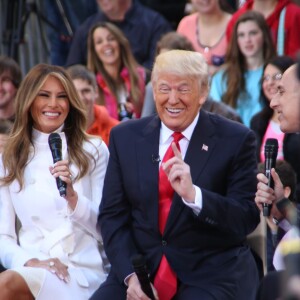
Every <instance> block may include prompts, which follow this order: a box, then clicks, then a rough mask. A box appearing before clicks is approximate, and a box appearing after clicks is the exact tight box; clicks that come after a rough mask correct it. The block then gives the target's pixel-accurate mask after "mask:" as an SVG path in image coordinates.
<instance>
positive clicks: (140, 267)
mask: <svg viewBox="0 0 300 300" xmlns="http://www.w3.org/2000/svg"><path fill="white" fill-rule="evenodd" d="M131 263H132V266H133V269H134V272H135V274H136V276H137V278H138V280H139V282H140V285H141V288H142V290H143V292H144V293H145V294H146V295H147V296H148V297H149V298H150V299H151V300H155V297H154V294H153V290H152V287H151V284H150V279H149V277H148V273H147V269H146V263H145V260H144V257H143V256H142V255H140V254H137V255H134V256H133V257H132V258H131Z"/></svg>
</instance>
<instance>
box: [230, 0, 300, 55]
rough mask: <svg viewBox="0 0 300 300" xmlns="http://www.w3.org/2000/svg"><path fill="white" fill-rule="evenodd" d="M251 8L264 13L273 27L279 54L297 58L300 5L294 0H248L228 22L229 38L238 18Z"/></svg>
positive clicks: (274, 42) (273, 38)
mask: <svg viewBox="0 0 300 300" xmlns="http://www.w3.org/2000/svg"><path fill="white" fill-rule="evenodd" d="M249 10H254V11H258V12H260V13H262V14H263V15H264V17H265V19H266V22H267V24H268V26H269V28H270V29H271V35H272V40H273V44H274V45H275V48H276V49H277V53H278V55H289V56H292V57H293V58H296V55H297V52H298V51H299V49H300V35H299V28H300V7H299V6H298V5H296V4H295V3H293V1H292V0H247V1H246V2H245V3H244V5H243V6H241V8H240V9H239V10H238V11H237V12H236V13H235V14H234V15H233V16H232V19H231V21H230V22H229V24H228V27H227V38H228V40H229V39H230V36H231V34H232V31H233V28H234V24H235V23H236V21H237V20H238V18H239V17H240V16H241V15H242V14H244V13H245V12H246V11H249Z"/></svg>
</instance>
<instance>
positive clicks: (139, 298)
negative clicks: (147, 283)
mask: <svg viewBox="0 0 300 300" xmlns="http://www.w3.org/2000/svg"><path fill="white" fill-rule="evenodd" d="M151 287H152V290H153V293H154V295H155V299H156V300H159V299H158V297H157V292H156V290H155V288H154V287H153V285H152V284H151ZM126 299H127V300H151V299H150V298H149V297H147V295H146V294H145V293H144V292H143V291H142V288H141V285H140V282H139V280H138V278H137V276H136V274H132V275H131V276H130V277H129V279H128V288H127V298H126Z"/></svg>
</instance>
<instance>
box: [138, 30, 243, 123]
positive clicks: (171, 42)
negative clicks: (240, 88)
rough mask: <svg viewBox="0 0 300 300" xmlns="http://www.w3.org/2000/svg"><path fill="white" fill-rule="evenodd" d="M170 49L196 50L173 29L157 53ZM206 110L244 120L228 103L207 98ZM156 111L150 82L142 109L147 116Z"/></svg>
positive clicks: (160, 43)
mask: <svg viewBox="0 0 300 300" xmlns="http://www.w3.org/2000/svg"><path fill="white" fill-rule="evenodd" d="M169 50H188V51H194V47H193V45H192V44H191V42H190V41H189V40H188V39H187V38H186V37H185V36H184V35H181V34H179V33H177V32H175V31H171V32H169V33H166V34H165V35H163V36H162V38H161V39H160V40H159V41H158V43H157V47H156V53H157V55H158V54H159V53H163V52H166V51H169ZM202 108H203V109H205V110H206V111H210V112H214V113H217V114H220V115H223V116H225V117H226V118H229V119H231V120H235V121H238V122H242V121H241V119H240V117H239V116H238V115H237V113H236V112H235V111H234V110H233V109H232V108H231V107H230V106H228V105H226V104H224V103H221V102H216V101H214V100H212V99H210V98H207V99H206V100H205V102H204V104H203V106H202ZM155 113H156V108H155V102H154V97H153V89H152V83H151V82H149V83H148V84H147V86H146V93H145V100H144V105H143V110H142V117H147V116H150V115H153V114H155Z"/></svg>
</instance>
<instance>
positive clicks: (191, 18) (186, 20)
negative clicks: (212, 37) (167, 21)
mask: <svg viewBox="0 0 300 300" xmlns="http://www.w3.org/2000/svg"><path fill="white" fill-rule="evenodd" d="M197 17H198V13H192V14H190V15H187V16H185V17H183V18H182V19H181V20H180V22H179V24H178V27H177V31H178V32H180V31H181V29H185V30H186V29H187V27H188V26H189V25H190V24H191V23H194V22H195V21H196V19H197ZM183 27H184V28H183Z"/></svg>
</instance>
